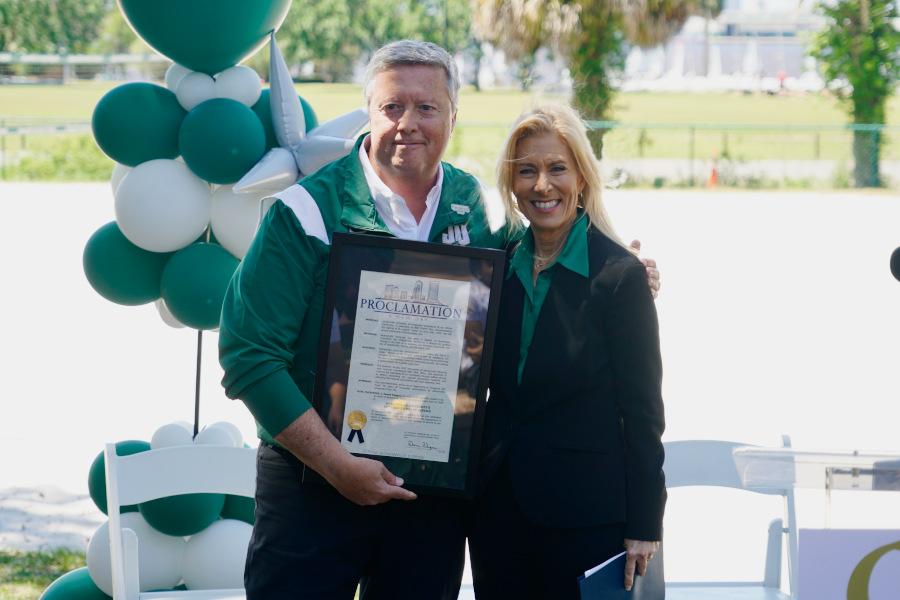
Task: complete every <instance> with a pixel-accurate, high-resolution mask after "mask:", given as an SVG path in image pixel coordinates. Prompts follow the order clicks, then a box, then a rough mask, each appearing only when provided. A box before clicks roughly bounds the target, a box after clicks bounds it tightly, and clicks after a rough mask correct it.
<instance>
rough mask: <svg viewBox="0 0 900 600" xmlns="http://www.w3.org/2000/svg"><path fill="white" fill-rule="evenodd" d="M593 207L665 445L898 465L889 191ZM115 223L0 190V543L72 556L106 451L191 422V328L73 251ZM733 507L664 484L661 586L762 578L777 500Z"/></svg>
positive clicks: (892, 509)
mask: <svg viewBox="0 0 900 600" xmlns="http://www.w3.org/2000/svg"><path fill="white" fill-rule="evenodd" d="M607 202H608V206H609V211H610V213H611V216H612V219H613V222H614V223H615V225H616V227H617V228H618V230H619V231H620V233H621V235H622V236H623V237H624V238H626V239H631V238H632V237H640V238H641V239H642V240H643V242H644V253H645V254H646V255H649V256H652V257H654V258H656V259H657V260H658V261H659V262H660V265H661V269H662V274H663V275H662V277H663V291H662V295H661V296H660V298H659V300H658V301H657V308H658V311H659V316H660V328H661V338H662V344H663V358H664V363H665V371H666V375H665V381H664V397H665V399H666V406H667V422H668V425H667V431H666V436H665V439H667V440H677V439H692V438H715V439H731V440H739V441H742V442H747V443H755V444H762V445H769V446H774V445H778V444H779V443H780V435H781V434H782V433H790V434H791V435H792V436H793V440H794V445H795V447H798V448H803V449H823V448H832V449H848V450H852V449H860V450H877V449H882V450H891V451H898V452H900V435H898V430H897V423H898V422H900V419H898V417H900V380H898V379H897V377H896V373H897V364H898V358H900V282H897V281H895V280H894V279H893V278H892V277H891V276H890V273H889V271H888V258H889V256H890V254H891V252H892V251H893V249H894V248H895V247H897V246H898V245H900V198H898V197H897V195H891V194H886V193H879V194H870V193H854V192H842V193H823V192H802V193H801V192H797V193H780V192H722V191H714V192H709V191H677V190H674V191H649V190H640V191H630V190H629V191H617V192H610V193H609V194H608V195H607ZM112 218H113V203H112V194H111V192H110V190H109V186H108V185H105V184H0V276H2V294H0V331H2V337H0V339H2V343H0V373H2V381H3V392H4V399H3V404H2V409H0V457H2V458H0V490H2V491H0V549H7V548H36V547H47V546H55V545H71V546H74V547H79V546H82V545H83V542H84V540H85V538H86V537H87V536H88V535H89V534H90V533H91V532H92V531H93V529H94V528H95V527H96V526H97V525H98V524H99V523H100V522H101V519H102V515H101V514H100V513H99V511H96V509H94V508H93V507H92V504H91V503H90V500H87V499H86V498H85V494H86V493H87V483H86V481H87V472H88V468H89V466H90V464H91V461H92V460H93V459H94V457H95V456H96V455H97V454H98V453H99V452H100V449H101V448H102V446H103V444H104V443H105V442H109V441H118V440H124V439H145V440H146V439H149V437H150V436H151V435H152V433H153V431H154V430H155V429H156V428H157V427H159V426H160V425H162V424H164V423H167V422H170V421H174V420H188V421H189V420H191V419H192V410H193V390H194V388H193V385H194V367H195V362H194V360H195V352H196V335H195V333H194V332H191V331H186V330H175V329H171V328H169V327H167V326H165V325H164V324H163V323H162V322H161V321H160V320H159V317H158V316H157V314H156V312H155V310H154V309H153V308H152V307H151V306H143V307H121V306H116V305H114V304H111V303H109V302H107V301H106V300H104V299H102V298H101V297H99V296H98V295H97V294H96V293H94V292H93V290H92V289H91V288H90V287H89V285H88V284H87V282H86V280H85V279H84V275H83V272H82V268H81V253H82V250H83V247H84V244H85V242H86V240H87V239H88V238H89V237H90V235H91V234H92V233H93V232H94V231H95V230H96V229H97V228H99V227H100V226H101V225H103V224H104V223H106V222H108V221H110V220H112ZM215 345H216V336H215V334H206V335H205V337H204V349H205V352H204V359H203V377H202V397H203V405H202V410H201V421H202V423H209V422H212V421H217V420H229V421H231V422H233V423H235V424H237V425H238V427H239V428H240V429H241V430H242V431H243V432H244V435H245V437H247V438H248V439H252V437H253V424H252V421H251V419H250V418H249V416H248V414H247V413H246V411H245V410H244V409H243V408H242V406H241V405H240V404H239V403H234V402H231V401H228V400H227V399H225V398H224V395H223V394H222V392H221V389H220V386H219V383H218V382H219V379H220V377H221V372H220V369H219V367H218V364H217V361H216V357H215ZM746 496H747V495H746V494H743V495H742V494H740V493H739V492H735V491H734V490H717V491H713V492H710V491H708V490H700V491H699V492H695V491H689V490H673V491H672V493H671V494H670V500H669V504H668V508H667V516H666V534H667V544H668V545H667V552H666V557H667V560H666V571H667V575H668V576H670V577H672V578H674V579H685V578H699V579H704V578H708V577H709V576H710V573H713V574H715V575H716V576H722V577H734V578H747V579H755V578H758V577H759V574H760V573H761V569H762V562H763V559H762V556H763V553H764V547H765V530H766V525H767V524H768V521H769V520H770V519H771V518H772V517H773V516H777V515H778V514H779V513H780V503H779V502H778V500H777V499H775V498H755V497H754V498H750V500H745V497H746ZM898 507H900V494H893V493H885V492H879V493H868V494H865V493H850V492H845V493H836V494H835V495H834V497H833V498H832V525H833V526H836V527H840V526H852V527H880V528H894V529H900V510H898ZM798 510H799V511H800V512H799V514H800V516H799V518H800V524H801V526H803V527H821V526H822V525H823V523H824V498H823V494H822V492H821V491H818V490H802V491H801V492H800V493H799V495H798ZM773 513H774V514H773ZM735 514H740V515H741V517H740V518H739V519H735V518H734V515H735ZM707 537H712V538H713V539H717V540H718V541H715V542H714V543H713V545H712V546H710V545H709V544H710V542H708V541H704V540H706V539H707ZM734 540H740V543H739V544H736V543H734ZM82 547H83V546H82ZM709 547H714V548H725V547H727V548H728V551H727V552H725V551H716V552H712V553H710V552H708V551H707V550H706V548H709ZM698 553H701V555H702V558H701V559H698Z"/></svg>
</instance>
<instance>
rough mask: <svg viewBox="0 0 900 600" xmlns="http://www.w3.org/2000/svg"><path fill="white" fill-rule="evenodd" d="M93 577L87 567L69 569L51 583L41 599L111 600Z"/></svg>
mask: <svg viewBox="0 0 900 600" xmlns="http://www.w3.org/2000/svg"><path fill="white" fill-rule="evenodd" d="M109 599H110V596H107V595H106V594H104V593H103V592H101V591H100V588H98V587H97V585H96V584H95V583H94V581H93V580H92V579H91V576H90V575H89V574H88V569H87V567H81V568H80V569H75V570H74V571H69V572H68V573H66V574H65V575H63V576H62V577H60V578H59V579H57V580H56V581H54V582H53V583H51V584H50V585H49V586H48V587H47V589H46V590H44V593H43V594H41V597H40V600H109Z"/></svg>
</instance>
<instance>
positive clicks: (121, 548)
mask: <svg viewBox="0 0 900 600" xmlns="http://www.w3.org/2000/svg"><path fill="white" fill-rule="evenodd" d="M104 454H105V458H106V500H107V506H108V509H109V546H110V557H111V559H112V585H113V599H114V600H213V599H215V600H243V599H244V598H245V597H246V596H245V594H244V590H243V589H226V590H184V591H170V592H141V591H140V574H139V572H138V570H139V566H138V565H139V563H138V553H139V552H140V548H139V547H138V546H139V545H138V539H137V535H135V533H134V531H132V530H131V529H127V528H125V529H123V528H122V522H121V519H120V512H119V509H120V507H121V506H128V505H132V504H139V503H141V502H147V501H149V500H156V499H157V498H165V497H167V496H175V495H179V494H202V493H216V494H232V495H237V496H247V497H250V498H252V497H253V495H254V491H255V488H256V450H255V449H252V448H233V447H229V446H206V445H192V446H174V447H171V448H160V449H159V450H148V451H147V452H139V453H138V454H132V455H130V456H117V455H116V447H115V444H107V445H106V449H105V450H104Z"/></svg>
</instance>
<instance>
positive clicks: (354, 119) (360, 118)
mask: <svg viewBox="0 0 900 600" xmlns="http://www.w3.org/2000/svg"><path fill="white" fill-rule="evenodd" d="M368 122H369V111H367V110H366V109H365V108H357V109H356V110H351V111H350V112H348V113H345V114H343V115H341V116H339V117H335V118H333V119H331V120H330V121H326V122H324V123H322V124H321V125H319V126H318V127H316V128H315V129H313V130H312V131H310V132H309V133H308V134H307V136H308V137H313V136H317V135H324V136H328V137H342V138H349V137H354V136H355V135H356V134H357V133H359V132H360V130H361V129H362V128H363V127H365V126H366V124H367V123H368Z"/></svg>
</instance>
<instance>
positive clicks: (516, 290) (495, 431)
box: [481, 227, 666, 540]
mask: <svg viewBox="0 0 900 600" xmlns="http://www.w3.org/2000/svg"><path fill="white" fill-rule="evenodd" d="M588 253H589V265H590V270H589V277H588V278H584V277H582V276H580V275H578V274H576V273H573V272H571V271H569V270H568V269H565V268H560V267H556V268H555V272H554V273H553V282H552V284H551V286H550V290H549V292H548V294H547V298H546V299H545V300H544V304H543V306H542V307H541V312H540V315H539V316H538V320H537V323H536V327H535V332H534V337H533V340H532V343H531V347H530V348H529V351H528V358H527V361H526V363H525V368H524V370H523V374H522V384H521V385H519V384H518V383H517V382H516V373H517V369H518V360H519V344H520V340H521V332H522V309H523V303H524V301H525V298H524V294H525V291H524V289H523V287H522V284H521V282H520V281H519V279H518V277H516V276H515V275H512V276H510V277H508V278H507V279H506V281H505V282H504V288H503V296H502V301H501V311H500V318H499V322H498V325H497V338H496V344H495V348H494V363H493V371H492V374H491V384H490V397H489V400H488V404H487V414H486V422H485V437H484V442H483V452H482V459H483V461H482V469H481V473H482V489H483V486H484V485H486V483H487V482H488V481H489V480H490V479H491V477H492V476H493V475H495V474H496V472H497V470H498V468H499V467H500V465H501V464H502V462H503V460H504V459H506V460H508V462H509V471H510V475H511V478H512V483H513V491H514V494H515V497H516V500H517V501H518V503H519V505H520V506H521V508H522V510H523V511H524V512H525V514H526V515H528V517H529V518H531V519H532V520H534V521H535V522H538V523H541V524H544V525H547V526H550V527H581V526H593V525H601V524H607V523H625V537H627V538H630V539H637V540H659V539H661V535H662V516H663V508H664V506H665V501H666V489H665V480H664V477H663V471H662V465H663V446H662V442H661V440H660V437H661V436H662V432H663V428H664V426H665V425H664V418H663V404H662V396H661V393H660V387H661V380H662V361H661V359H660V352H659V333H658V326H657V318H656V307H655V306H654V302H653V298H652V297H651V295H650V289H649V286H648V285H647V278H646V273H645V269H644V266H643V265H642V264H641V262H640V261H639V260H638V259H637V258H635V257H634V256H633V255H632V254H630V253H629V252H628V251H627V250H625V249H623V248H622V247H620V246H618V245H617V244H615V243H614V242H612V241H611V240H609V239H608V238H607V237H606V236H604V235H603V234H602V233H600V232H599V231H597V230H596V229H595V228H593V227H590V228H589V230H588Z"/></svg>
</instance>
